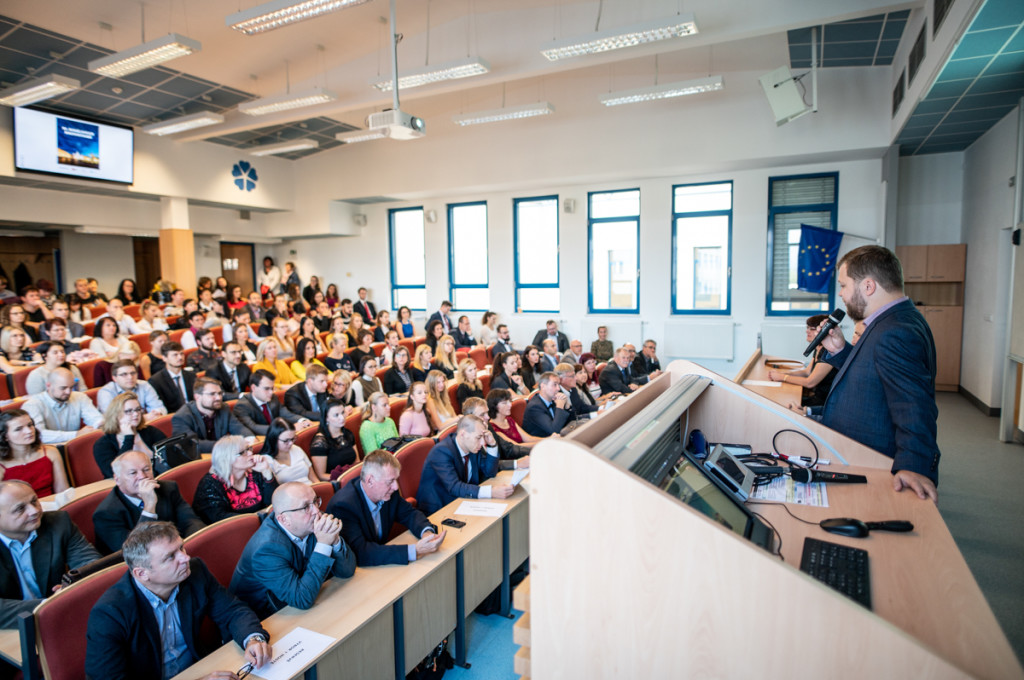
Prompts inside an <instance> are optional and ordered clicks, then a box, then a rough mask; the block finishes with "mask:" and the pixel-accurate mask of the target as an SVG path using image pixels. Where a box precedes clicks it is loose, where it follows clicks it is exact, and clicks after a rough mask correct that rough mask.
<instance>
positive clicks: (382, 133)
mask: <svg viewBox="0 0 1024 680" xmlns="http://www.w3.org/2000/svg"><path fill="white" fill-rule="evenodd" d="M390 135H391V129H390V128H387V127H380V128H373V129H370V130H352V131H351V132H339V133H338V134H336V135H334V138H335V139H337V140H338V141H339V142H344V143H345V144H356V143H358V142H371V141H373V140H375V139H384V138H386V137H389V136H390Z"/></svg>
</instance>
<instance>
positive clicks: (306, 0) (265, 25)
mask: <svg viewBox="0 0 1024 680" xmlns="http://www.w3.org/2000/svg"><path fill="white" fill-rule="evenodd" d="M365 2H369V0H298V1H297V0H273V2H267V3H264V4H262V5H257V6H256V7H253V8H251V9H247V10H243V11H241V12H236V13H234V14H230V15H228V17H227V18H226V19H225V20H224V23H225V24H227V25H228V26H229V27H231V28H233V29H235V30H236V31H239V32H241V33H244V34H246V35H255V34H257V33H263V32H264V31H271V30H273V29H275V28H281V27H282V26H287V25H288V24H294V23H296V22H299V21H305V20H306V19H315V18H316V17H319V16H323V15H324V14H330V13H331V12H337V11H338V10H341V9H346V8H348V7H355V6H356V5H362V4H363V3H365Z"/></svg>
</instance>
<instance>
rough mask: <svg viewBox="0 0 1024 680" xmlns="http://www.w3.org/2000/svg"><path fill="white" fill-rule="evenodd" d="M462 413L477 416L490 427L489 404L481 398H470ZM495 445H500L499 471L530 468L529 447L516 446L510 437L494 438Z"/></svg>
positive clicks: (465, 402) (464, 403)
mask: <svg viewBox="0 0 1024 680" xmlns="http://www.w3.org/2000/svg"><path fill="white" fill-rule="evenodd" d="M462 413H463V414H464V415H467V416H476V417H477V418H479V419H480V420H481V421H482V422H483V424H484V425H488V424H489V423H490V420H491V416H490V410H489V409H488V408H487V402H486V401H484V400H483V399H481V398H480V397H470V398H469V399H467V400H466V401H464V402H463V403H462ZM492 434H493V433H492ZM494 443H496V444H497V445H498V469H499V470H522V469H526V468H528V467H530V447H529V446H524V445H522V444H516V443H515V442H514V441H512V440H511V439H509V438H508V437H498V436H495V437H494Z"/></svg>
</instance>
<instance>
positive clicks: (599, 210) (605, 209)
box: [590, 189, 640, 219]
mask: <svg viewBox="0 0 1024 680" xmlns="http://www.w3.org/2000/svg"><path fill="white" fill-rule="evenodd" d="M639 214H640V190H639V189H637V190H634V191H609V192H605V193H600V194H591V196H590V217H591V219H601V218H604V217H632V216H634V215H639Z"/></svg>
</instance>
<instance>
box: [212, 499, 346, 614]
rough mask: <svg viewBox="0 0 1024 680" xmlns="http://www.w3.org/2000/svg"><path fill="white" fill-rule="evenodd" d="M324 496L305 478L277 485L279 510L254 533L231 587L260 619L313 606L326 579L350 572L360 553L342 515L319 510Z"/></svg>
mask: <svg viewBox="0 0 1024 680" xmlns="http://www.w3.org/2000/svg"><path fill="white" fill-rule="evenodd" d="M320 503H321V501H320V497H319V496H317V495H316V492H314V491H313V488H312V487H311V486H309V485H308V484H304V483H302V482H286V483H284V484H282V485H281V486H279V487H277V490H276V491H274V496H273V504H274V514H273V516H271V517H268V518H267V519H266V520H264V522H263V524H262V525H260V528H259V529H258V530H257V531H256V533H255V534H253V537H252V538H250V539H249V542H248V543H247V544H246V546H245V550H243V551H242V557H241V558H240V559H239V560H238V566H237V567H235V575H234V576H233V577H232V579H231V586H230V587H229V590H230V591H231V592H232V593H234V594H235V595H237V596H238V597H239V598H241V599H242V601H244V602H246V603H248V605H249V606H250V607H252V608H253V610H254V611H255V612H256V614H257V615H259V617H260V618H261V619H263V618H266V617H268V616H270V615H271V614H273V613H274V612H276V611H278V610H280V609H282V608H284V607H287V606H292V607H296V608H298V609H309V608H310V607H312V606H313V603H314V602H315V601H316V596H317V595H318V594H319V592H320V586H321V585H323V583H324V581H326V580H327V579H329V578H331V577H332V576H337V577H338V578H349V577H351V576H352V574H354V573H355V570H356V558H355V554H354V553H353V552H352V550H350V549H349V546H348V544H346V543H345V540H344V539H343V538H342V537H341V527H342V523H341V520H339V519H337V518H336V517H333V516H332V515H328V514H325V513H322V512H320Z"/></svg>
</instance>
